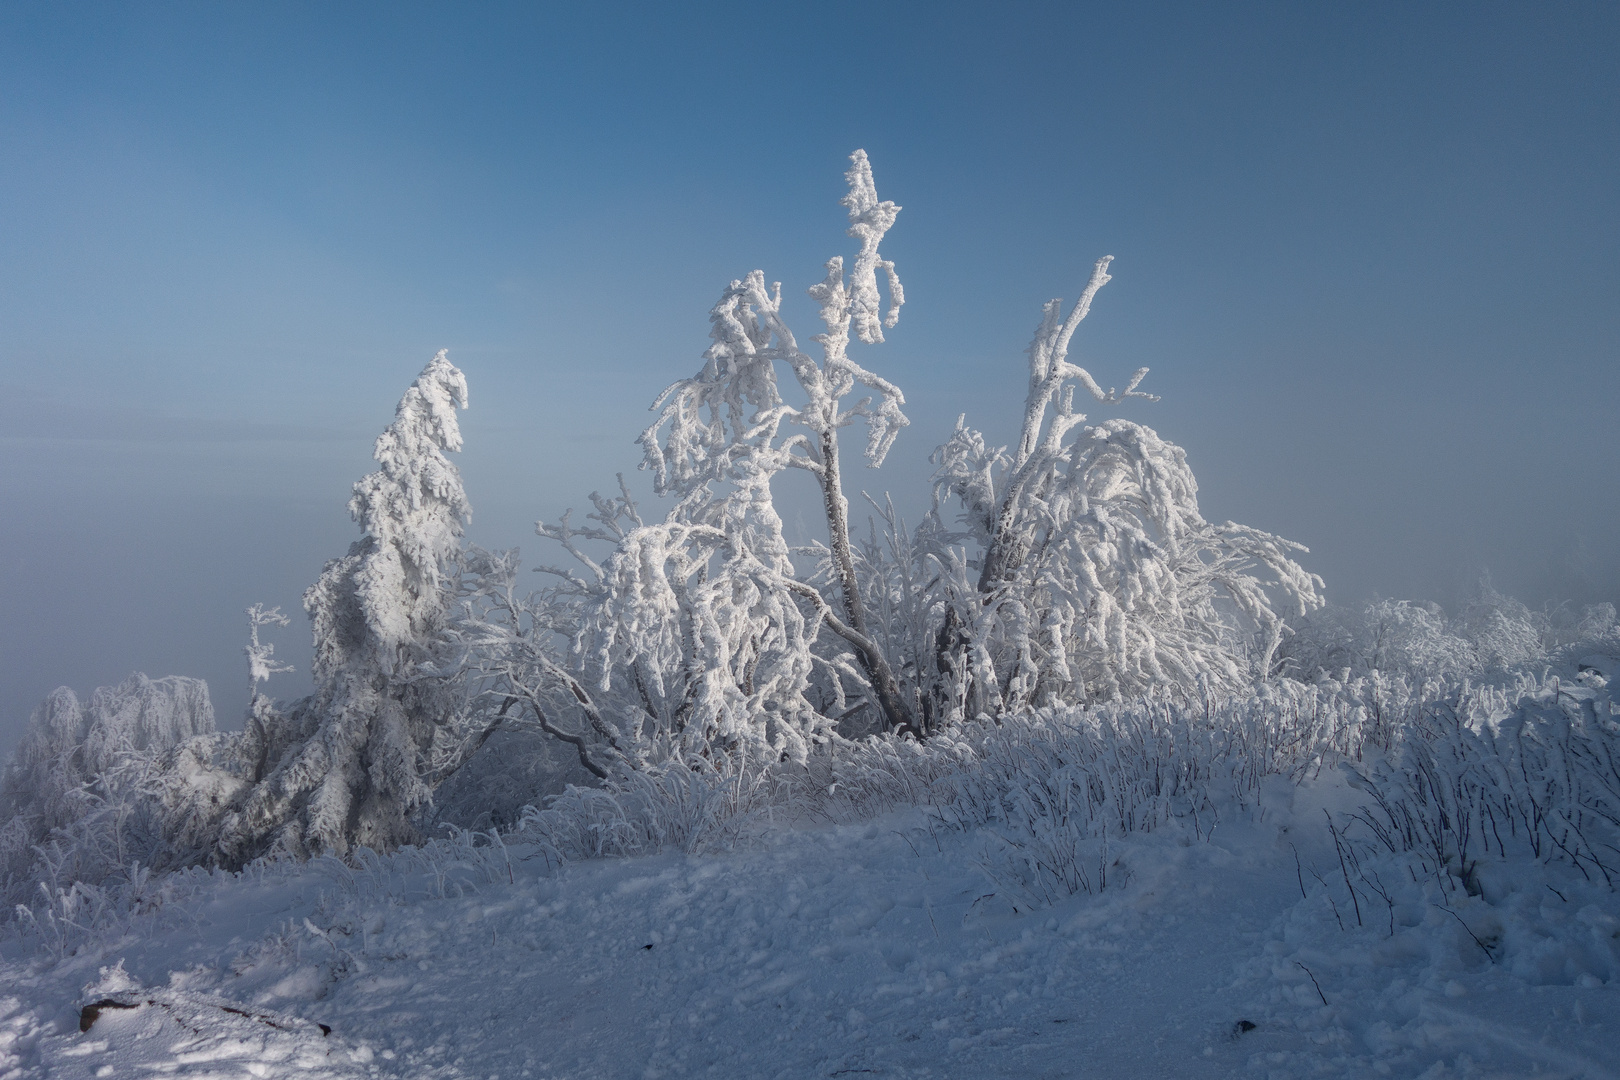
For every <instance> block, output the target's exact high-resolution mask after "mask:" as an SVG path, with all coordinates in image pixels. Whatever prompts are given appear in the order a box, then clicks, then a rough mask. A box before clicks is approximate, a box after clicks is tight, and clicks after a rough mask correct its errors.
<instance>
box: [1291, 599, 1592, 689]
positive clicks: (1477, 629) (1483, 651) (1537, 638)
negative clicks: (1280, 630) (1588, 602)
mask: <svg viewBox="0 0 1620 1080" xmlns="http://www.w3.org/2000/svg"><path fill="white" fill-rule="evenodd" d="M1293 630H1294V633H1292V634H1290V635H1289V636H1288V637H1287V638H1286V639H1285V640H1284V641H1283V643H1282V646H1281V647H1280V648H1279V650H1278V655H1277V667H1278V668H1280V669H1281V670H1282V671H1283V672H1286V673H1287V674H1289V675H1292V676H1294V677H1295V678H1301V679H1307V680H1309V679H1315V678H1321V677H1324V676H1326V677H1340V676H1342V675H1344V673H1346V672H1348V673H1349V675H1350V676H1364V675H1367V674H1369V673H1371V672H1375V671H1376V672H1380V673H1382V674H1384V675H1385V676H1388V677H1394V678H1405V679H1409V680H1414V681H1422V680H1424V679H1453V680H1455V679H1461V678H1473V679H1482V678H1483V679H1489V680H1491V681H1493V682H1512V681H1513V680H1514V678H1515V677H1516V675H1517V674H1519V673H1521V672H1523V671H1526V670H1533V669H1536V668H1538V667H1542V666H1552V667H1554V668H1557V667H1569V666H1570V665H1571V663H1573V664H1575V665H1576V666H1577V667H1578V664H1579V658H1580V657H1581V656H1582V655H1585V654H1586V653H1592V652H1601V651H1603V650H1605V649H1609V650H1611V651H1612V650H1617V649H1620V634H1617V632H1616V629H1615V612H1614V605H1612V604H1598V605H1595V606H1591V607H1586V608H1581V609H1577V608H1575V607H1574V605H1571V604H1563V605H1560V606H1558V607H1556V608H1551V609H1550V610H1545V611H1535V610H1532V609H1531V608H1529V607H1527V606H1525V605H1524V604H1522V603H1520V602H1519V601H1517V600H1514V599H1512V598H1511V597H1506V596H1503V595H1501V594H1500V593H1498V592H1496V590H1494V589H1492V588H1491V587H1490V585H1489V583H1488V582H1482V583H1481V584H1480V586H1479V588H1478V589H1477V590H1476V591H1475V593H1474V595H1473V597H1472V598H1471V599H1470V600H1468V601H1467V602H1466V603H1465V604H1463V605H1462V606H1461V608H1460V611H1459V612H1458V614H1457V615H1455V616H1448V615H1447V614H1446V612H1445V610H1444V609H1443V608H1441V607H1440V605H1439V604H1436V603H1433V602H1432V601H1427V602H1421V603H1420V602H1415V601H1410V600H1371V601H1368V602H1366V603H1364V604H1362V605H1360V606H1358V607H1341V606H1332V607H1327V608H1324V609H1322V610H1320V611H1315V612H1312V613H1310V614H1308V615H1306V616H1305V617H1303V618H1301V619H1299V620H1298V621H1296V622H1295V624H1294V626H1293ZM1569 674H1570V675H1571V676H1573V675H1574V674H1575V670H1573V669H1572V670H1570V671H1569Z"/></svg>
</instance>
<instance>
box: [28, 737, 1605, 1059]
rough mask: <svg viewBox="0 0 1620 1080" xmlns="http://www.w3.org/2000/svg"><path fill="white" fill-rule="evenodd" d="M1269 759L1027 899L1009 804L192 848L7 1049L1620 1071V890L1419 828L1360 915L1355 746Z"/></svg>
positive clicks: (83, 1053)
mask: <svg viewBox="0 0 1620 1080" xmlns="http://www.w3.org/2000/svg"><path fill="white" fill-rule="evenodd" d="M1273 779H1274V780H1276V781H1277V782H1268V783H1267V784H1265V785H1264V789H1263V793H1262V795H1261V797H1260V798H1259V800H1258V802H1257V805H1253V806H1249V807H1246V808H1245V807H1237V806H1231V807H1228V808H1227V809H1226V811H1225V812H1224V813H1222V814H1221V815H1220V821H1219V823H1218V824H1215V823H1213V822H1211V821H1209V820H1205V821H1203V822H1201V823H1200V824H1198V825H1197V826H1191V825H1189V826H1187V827H1185V828H1183V827H1174V826H1172V827H1166V828H1162V829H1159V830H1156V831H1154V832H1152V833H1149V834H1145V835H1144V834H1135V835H1133V836H1131V837H1129V838H1127V839H1125V840H1123V841H1120V842H1118V843H1116V844H1115V845H1113V846H1112V847H1111V848H1109V849H1107V851H1106V854H1102V855H1100V856H1099V863H1098V865H1097V866H1096V867H1093V868H1092V873H1093V875H1095V874H1096V873H1099V872H1103V873H1107V874H1108V875H1110V876H1109V879H1108V882H1107V886H1106V888H1102V889H1100V890H1094V891H1092V892H1089V893H1088V892H1085V891H1081V892H1080V893H1078V894H1076V895H1074V896H1071V897H1067V898H1065V899H1063V900H1061V901H1060V902H1057V903H1055V904H1051V905H1049V906H1040V905H1037V906H1035V907H1033V908H1030V907H1025V906H1023V905H1024V904H1025V903H1026V901H1025V900H1023V899H1021V898H1020V899H1009V897H1010V896H1011V895H1013V894H1012V893H1011V892H1010V891H1009V888H1008V887H1007V886H1006V882H1007V880H1008V879H1007V877H1006V875H1005V874H1004V873H1002V872H999V871H998V870H997V865H998V864H997V861H996V857H995V855H994V854H993V851H992V848H991V846H990V843H989V840H988V838H987V836H986V834H985V833H983V832H979V831H973V830H969V829H962V828H951V827H948V826H947V825H945V824H944V823H943V822H942V819H941V818H940V817H938V816H937V815H936V814H933V813H930V812H927V811H925V810H922V809H915V808H913V809H903V810H898V811H894V812H890V813H888V814H886V815H884V816H881V817H878V818H875V819H873V820H870V821H865V822H860V823H855V824H844V825H834V824H823V825H819V826H804V827H791V828H776V829H771V830H768V831H764V832H761V833H760V834H759V835H758V836H756V837H755V838H754V839H753V840H751V841H748V842H744V843H738V844H735V845H729V846H731V848H732V849H731V850H729V851H726V852H722V853H719V854H712V855H688V854H679V853H663V854H654V855H644V856H637V857H629V858H612V859H593V860H583V861H574V862H569V863H566V864H562V865H559V863H558V862H557V861H556V860H555V858H553V857H552V856H551V855H550V854H549V853H548V852H547V850H546V849H545V848H544V847H543V846H541V845H527V846H526V845H523V844H517V843H513V844H511V845H509V846H506V847H503V846H501V845H500V844H485V845H483V846H477V847H475V846H474V845H473V844H472V843H471V842H469V838H468V836H467V835H465V834H464V835H463V836H462V837H461V838H460V839H459V840H458V841H450V842H440V843H437V844H435V845H430V846H429V847H428V848H426V849H422V850H406V851H403V852H401V853H400V854H398V855H396V856H393V857H391V858H387V859H377V858H372V859H368V860H364V861H362V862H360V863H359V864H354V863H351V864H349V865H345V864H343V863H341V862H339V861H337V860H335V859H331V858H326V859H321V860H317V861H315V862H313V863H309V864H302V865H300V864H293V863H280V864H270V865H268V866H267V865H264V864H259V865H258V866H255V867H253V868H250V869H249V870H248V871H247V872H245V873H244V874H242V875H237V876H231V875H225V874H213V875H205V874H203V873H202V872H200V871H197V872H194V873H193V875H192V876H191V877H184V876H179V877H175V878H171V879H169V881H168V883H167V884H165V885H163V886H162V887H161V888H157V887H154V889H153V892H152V895H151V897H150V899H149V900H148V902H147V903H146V904H144V905H137V908H140V907H144V908H145V909H146V910H145V911H144V913H137V914H129V915H125V916H123V917H122V921H121V922H118V921H116V920H115V921H114V923H113V924H108V925H104V926H103V927H102V928H101V929H100V930H99V931H98V932H97V933H96V934H93V935H80V936H78V937H75V935H74V932H73V929H72V928H71V927H66V926H64V927H62V928H61V929H60V937H59V938H58V940H59V942H60V947H59V948H57V949H54V950H53V949H47V952H46V954H44V955H41V954H35V955H34V957H33V958H32V959H30V958H28V957H27V956H26V955H22V949H21V946H19V945H16V944H11V945H8V946H6V954H7V955H6V959H5V960H4V962H3V963H0V1077H4V1078H7V1080H12V1078H19V1080H20V1078H23V1077H30V1078H31V1077H45V1076H49V1077H60V1078H63V1080H67V1078H71V1077H146V1076H188V1077H200V1076H209V1077H237V1076H240V1077H261V1078H272V1077H283V1076H299V1077H322V1076H332V1077H337V1076H356V1077H362V1076H364V1077H370V1076H400V1077H479V1078H488V1077H513V1078H517V1077H535V1078H541V1077H545V1078H558V1080H560V1078H564V1077H569V1078H576V1077H577V1078H585V1077H626V1078H632V1077H634V1078H641V1077H648V1078H651V1077H677V1076H723V1077H835V1076H890V1077H1021V1078H1022V1077H1076V1076H1098V1077H1201V1076H1277V1077H1299V1076H1315V1075H1332V1076H1380V1075H1390V1076H1420V1075H1421V1076H1426V1077H1442V1076H1526V1075H1532V1074H1535V1075H1543V1076H1564V1077H1605V1076H1614V1075H1620V994H1617V993H1616V978H1617V977H1620V919H1617V918H1616V915H1617V913H1620V912H1617V908H1616V903H1615V896H1614V893H1613V892H1611V891H1610V890H1609V889H1607V888H1606V887H1604V886H1603V885H1602V883H1601V882H1598V883H1596V884H1591V883H1586V882H1583V881H1582V880H1581V875H1580V874H1579V873H1577V872H1576V871H1575V870H1574V869H1571V868H1569V867H1567V866H1563V867H1559V866H1557V865H1549V864H1536V865H1533V866H1526V867H1525V868H1524V872H1523V873H1522V874H1519V875H1517V876H1516V877H1515V878H1514V879H1513V880H1502V881H1484V882H1482V883H1481V884H1482V886H1483V889H1482V894H1481V895H1480V896H1477V897H1476V896H1471V895H1467V894H1465V893H1462V892H1461V891H1458V892H1454V893H1450V894H1445V893H1443V892H1442V891H1439V890H1437V889H1436V887H1435V886H1434V884H1433V883H1432V882H1427V883H1426V882H1422V881H1417V880H1413V879H1412V878H1411V877H1410V876H1409V875H1408V876H1406V877H1404V878H1397V877H1396V874H1402V875H1406V874H1407V872H1406V871H1405V870H1404V869H1402V868H1401V867H1399V866H1397V865H1396V864H1395V863H1393V862H1391V863H1390V864H1389V865H1387V866H1381V867H1372V868H1369V867H1362V868H1361V869H1362V871H1364V872H1370V873H1372V874H1380V873H1381V874H1382V876H1381V877H1380V878H1379V880H1381V881H1383V882H1386V883H1387V885H1388V890H1387V891H1388V893H1389V897H1390V900H1389V902H1388V904H1387V905H1386V903H1385V901H1383V900H1377V901H1376V905H1377V909H1376V910H1372V908H1371V905H1370V904H1368V899H1369V898H1368V897H1367V895H1366V889H1365V888H1362V889H1360V890H1359V892H1360V902H1361V903H1362V904H1364V905H1366V906H1364V907H1363V909H1362V910H1361V912H1360V917H1361V920H1362V923H1363V925H1361V926H1359V927H1358V926H1357V923H1356V918H1357V916H1356V914H1354V913H1353V912H1352V910H1351V904H1352V899H1351V896H1350V894H1349V893H1348V892H1346V891H1345V890H1344V889H1343V887H1342V882H1339V881H1338V880H1336V877H1337V875H1339V874H1340V872H1341V864H1340V862H1339V860H1338V858H1337V855H1336V852H1335V847H1334V840H1333V837H1332V835H1331V834H1330V833H1329V830H1328V828H1327V825H1326V824H1325V822H1326V821H1327V820H1328V819H1327V816H1326V815H1324V813H1323V810H1324V809H1330V810H1332V811H1334V812H1335V813H1339V812H1342V811H1344V810H1345V809H1347V808H1348V807H1350V806H1353V805H1354V804H1355V801H1356V799H1357V797H1358V791H1357V790H1356V789H1355V788H1353V787H1351V786H1349V784H1347V781H1349V782H1350V783H1354V782H1356V780H1357V777H1356V774H1354V773H1351V772H1348V771H1345V770H1334V769H1325V770H1323V771H1322V772H1320V773H1319V774H1318V775H1316V776H1315V777H1314V778H1311V779H1307V780H1306V782H1305V783H1304V784H1302V785H1300V786H1298V787H1296V786H1294V785H1293V784H1291V783H1288V782H1286V781H1281V780H1280V778H1273ZM1368 880H1371V879H1370V878H1369V879H1368ZM1092 883H1093V885H1095V884H1097V882H1096V881H1095V880H1093V882H1092ZM1335 886H1338V887H1337V888H1335ZM34 947H35V942H34V941H33V940H32V939H30V942H29V944H28V950H29V951H30V952H31V951H32V950H33V948H34ZM86 1006H93V1007H96V1009H95V1013H94V1016H93V1017H91V1015H90V1014H89V1013H87V1012H85V1011H84V1010H85V1007H86ZM87 1020H88V1021H89V1023H88V1029H87V1030H84V1031H82V1032H81V1030H80V1029H81V1027H82V1026H84V1024H85V1023H86V1021H87Z"/></svg>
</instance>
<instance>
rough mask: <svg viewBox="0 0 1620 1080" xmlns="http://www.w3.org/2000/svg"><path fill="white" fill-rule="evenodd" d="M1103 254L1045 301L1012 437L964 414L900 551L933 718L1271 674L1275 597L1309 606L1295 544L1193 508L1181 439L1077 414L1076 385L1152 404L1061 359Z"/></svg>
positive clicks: (1313, 599) (919, 668)
mask: <svg viewBox="0 0 1620 1080" xmlns="http://www.w3.org/2000/svg"><path fill="white" fill-rule="evenodd" d="M1111 261H1112V260H1111V259H1109V258H1105V259H1101V260H1099V261H1098V262H1097V264H1096V267H1095V269H1094V270H1093V272H1092V275H1091V280H1090V281H1089V282H1088V283H1087V285H1086V288H1085V290H1084V291H1083V292H1082V294H1081V296H1080V299H1079V301H1078V302H1076V303H1075V305H1074V306H1073V307H1072V308H1070V309H1069V311H1068V312H1067V314H1065V312H1064V310H1063V303H1062V301H1059V300H1053V301H1051V302H1050V303H1048V304H1047V305H1046V308H1045V312H1044V315H1043V318H1042V320H1041V324H1040V326H1039V327H1038V328H1037V329H1036V332H1035V339H1034V341H1033V342H1032V343H1031V345H1030V348H1029V391H1028V394H1027V396H1026V398H1025V407H1024V422H1023V428H1022V430H1021V431H1020V433H1019V438H1018V441H1017V443H1016V444H1015V445H1014V446H1013V448H1012V449H1011V450H1010V451H1009V450H1008V449H1007V448H1004V447H992V446H991V445H990V444H989V443H987V441H986V440H985V438H984V436H983V435H981V434H980V433H979V432H977V431H974V430H972V429H971V428H969V427H968V426H967V424H966V419H965V417H964V418H963V419H962V420H960V421H958V424H957V429H956V431H955V432H954V433H953V434H952V436H951V438H950V440H949V441H947V442H946V443H945V444H944V445H943V446H941V447H940V448H939V449H938V450H937V451H936V453H935V457H934V461H935V463H936V465H937V466H938V469H937V471H936V473H935V499H936V511H935V520H934V521H932V522H928V523H925V526H926V531H927V535H920V536H919V537H918V539H917V540H916V541H915V542H914V543H913V545H912V550H913V555H914V557H922V558H926V559H927V560H928V561H929V562H930V563H931V564H932V566H933V568H934V571H935V572H934V574H933V575H932V580H934V581H935V582H937V586H936V587H937V589H938V596H939V597H940V601H939V604H938V605H937V606H936V607H935V608H934V609H932V610H930V611H929V612H928V615H929V616H930V617H937V618H938V619H939V621H938V624H937V626H936V627H935V628H934V631H933V633H932V635H931V637H932V646H933V647H932V649H931V650H929V652H928V653H919V654H918V655H916V656H914V657H913V658H912V660H911V662H910V665H909V667H910V668H911V670H915V671H916V672H917V673H918V674H917V694H918V697H919V699H920V701H921V702H922V705H923V708H924V711H925V712H926V714H927V716H928V723H929V724H930V725H936V724H939V723H941V722H949V721H950V720H951V719H953V718H960V717H962V716H965V715H966V716H971V715H976V714H978V713H982V712H988V713H991V714H1000V713H1004V712H1009V711H1018V710H1020V709H1023V708H1027V707H1029V706H1032V705H1042V704H1056V703H1060V702H1068V703H1088V702H1095V701H1101V700H1107V699H1110V698H1116V697H1120V696H1123V695H1135V694H1140V693H1144V692H1146V691H1148V690H1150V689H1153V688H1174V687H1181V688H1190V687H1192V686H1195V685H1198V684H1200V683H1204V684H1208V683H1213V684H1215V685H1217V686H1225V687H1233V686H1236V685H1238V684H1240V683H1242V682H1244V681H1246V680H1251V679H1253V678H1255V677H1258V676H1263V675H1264V674H1265V673H1266V672H1267V671H1268V670H1269V668H1270V663H1271V657H1272V654H1273V653H1274V652H1275V650H1276V648H1277V644H1278V641H1279V640H1280V638H1281V635H1282V632H1283V621H1282V618H1281V616H1280V615H1279V614H1278V611H1277V610H1276V608H1277V606H1278V604H1279V603H1280V604H1284V605H1286V606H1287V607H1288V608H1292V609H1294V610H1295V611H1296V612H1299V613H1303V612H1304V611H1306V610H1309V609H1310V608H1312V607H1314V606H1316V605H1318V604H1319V603H1320V601H1319V599H1318V596H1317V589H1318V587H1319V586H1320V584H1321V581H1320V579H1319V578H1317V577H1316V576H1315V575H1313V574H1310V573H1307V572H1306V571H1305V570H1304V569H1303V568H1301V567H1300V566H1299V564H1298V563H1296V562H1295V561H1294V560H1293V558H1292V555H1293V554H1294V553H1295V552H1299V551H1303V550H1304V548H1303V547H1301V546H1300V545H1298V544H1295V543H1292V542H1290V541H1287V540H1282V539H1280V538H1278V537H1275V536H1272V535H1271V534H1269V533H1264V532H1261V531H1259V530H1258V529H1252V528H1249V527H1247V526H1243V525H1237V524H1234V523H1233V522H1226V523H1225V524H1221V525H1216V524H1212V523H1210V522H1207V521H1205V520H1204V518H1203V516H1202V515H1201V514H1200V513H1199V509H1198V498H1197V493H1198V484H1197V481H1196V480H1195V479H1194V477H1193V474H1192V470H1191V469H1190V468H1189V467H1188V465H1187V457H1186V454H1185V452H1184V451H1183V450H1182V449H1181V448H1180V447H1178V446H1175V445H1173V444H1171V443H1169V442H1166V441H1165V440H1164V439H1162V438H1160V437H1159V435H1158V434H1157V433H1156V432H1154V431H1153V430H1152V429H1151V428H1147V427H1143V426H1142V425H1140V424H1135V423H1132V422H1130V421H1127V420H1120V419H1113V420H1106V421H1104V422H1102V423H1100V424H1094V425H1086V423H1085V421H1086V417H1085V415H1084V414H1083V413H1080V412H1077V411H1076V410H1075V407H1074V396H1075V389H1076V387H1079V388H1080V389H1082V390H1084V391H1085V392H1086V393H1087V394H1089V395H1090V396H1091V397H1092V398H1093V399H1094V400H1096V401H1097V402H1099V403H1102V404H1105V405H1112V404H1116V403H1118V402H1121V401H1124V400H1126V399H1128V398H1143V399H1150V400H1151V398H1150V395H1147V394H1144V393H1142V392H1140V391H1138V390H1137V389H1136V388H1137V386H1138V385H1140V384H1141V381H1142V378H1143V376H1145V375H1146V374H1147V369H1146V368H1143V369H1141V370H1139V371H1137V372H1136V373H1135V375H1133V376H1132V378H1131V380H1130V382H1129V383H1128V384H1127V385H1126V387H1125V389H1124V390H1123V391H1114V390H1107V391H1105V390H1103V389H1102V387H1101V386H1099V385H1098V383H1097V382H1096V380H1095V379H1094V378H1093V377H1092V376H1091V374H1090V372H1088V371H1087V370H1086V369H1085V368H1082V367H1079V366H1077V365H1075V364H1072V363H1070V362H1069V360H1068V352H1069V345H1070V341H1071V339H1072V338H1073V336H1074V333H1075V330H1076V329H1077V328H1078V326H1079V324H1080V322H1081V321H1082V320H1083V319H1085V317H1086V315H1087V314H1088V312H1089V311H1090V309H1091V304H1092V300H1093V298H1094V297H1095V296H1096V294H1097V291H1098V290H1099V289H1100V288H1101V287H1102V286H1103V285H1104V284H1106V283H1107V282H1108V280H1109V275H1108V265H1109V263H1110V262H1111ZM1071 433H1072V434H1073V436H1074V437H1073V438H1071V437H1070V436H1071ZM943 502H954V503H955V504H956V505H957V506H958V507H959V509H960V517H959V520H960V523H961V526H962V529H961V531H959V532H954V533H953V532H947V531H946V530H945V527H944V526H943V525H942V524H940V521H939V512H940V511H939V507H940V504H941V503H943ZM1256 570H1260V571H1262V572H1263V573H1264V574H1265V575H1266V576H1258V575H1257V574H1256V573H1255V571H1256ZM919 576H920V575H919ZM912 639H913V640H915V639H916V635H915V634H913V635H912ZM929 653H931V654H932V655H929Z"/></svg>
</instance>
